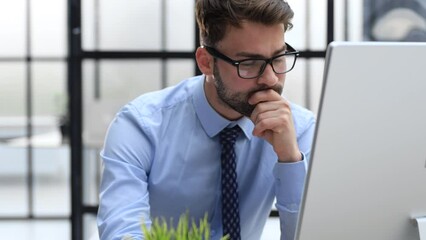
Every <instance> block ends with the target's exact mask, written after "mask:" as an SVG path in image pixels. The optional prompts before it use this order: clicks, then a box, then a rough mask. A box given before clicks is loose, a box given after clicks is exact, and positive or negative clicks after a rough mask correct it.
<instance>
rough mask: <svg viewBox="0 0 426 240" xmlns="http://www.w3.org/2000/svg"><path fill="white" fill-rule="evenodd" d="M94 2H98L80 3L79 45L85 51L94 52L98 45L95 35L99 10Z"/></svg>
mask: <svg viewBox="0 0 426 240" xmlns="http://www.w3.org/2000/svg"><path fill="white" fill-rule="evenodd" d="M95 1H97V2H99V0H82V1H81V31H82V34H81V41H82V42H81V45H82V48H83V49H84V50H86V51H92V50H95V49H96V48H95V47H96V46H98V45H99V43H97V42H96V41H97V38H95V37H99V36H95V35H98V34H99V33H96V31H97V30H96V29H97V28H96V24H97V23H98V22H97V21H98V19H99V16H98V15H97V13H98V12H99V8H97V7H96V6H95Z"/></svg>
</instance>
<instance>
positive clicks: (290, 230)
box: [273, 116, 316, 240]
mask: <svg viewBox="0 0 426 240" xmlns="http://www.w3.org/2000/svg"><path fill="white" fill-rule="evenodd" d="M315 122H316V121H315V118H314V117H313V116H311V117H310V118H308V119H307V121H306V124H304V126H305V127H303V131H301V129H296V130H299V132H300V133H301V134H300V135H298V139H297V142H298V145H299V149H300V151H301V153H302V155H303V160H302V161H299V162H295V163H280V162H277V163H276V165H275V166H274V170H273V171H274V177H275V194H276V198H277V202H276V208H277V209H278V212H279V215H280V227H281V240H293V239H294V237H295V233H296V226H297V221H298V217H299V210H300V205H301V201H302V194H303V190H304V184H305V179H306V174H307V170H308V163H309V159H310V155H311V146H312V139H313V135H314V132H315ZM298 127H299V128H300V127H301V126H298Z"/></svg>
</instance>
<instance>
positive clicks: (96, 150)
mask: <svg viewBox="0 0 426 240" xmlns="http://www.w3.org/2000/svg"><path fill="white" fill-rule="evenodd" d="M100 150H101V148H100V147H94V146H88V145H86V147H85V148H84V151H83V202H84V204H85V205H88V206H96V205H98V204H99V196H98V194H99V185H100V172H101V159H100V156H99V154H100Z"/></svg>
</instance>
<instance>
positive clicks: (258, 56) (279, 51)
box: [236, 45, 287, 59]
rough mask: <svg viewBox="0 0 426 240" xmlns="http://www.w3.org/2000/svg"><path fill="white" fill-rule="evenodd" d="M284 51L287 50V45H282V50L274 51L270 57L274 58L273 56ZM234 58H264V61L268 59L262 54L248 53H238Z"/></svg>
mask: <svg viewBox="0 0 426 240" xmlns="http://www.w3.org/2000/svg"><path fill="white" fill-rule="evenodd" d="M285 50H287V45H284V46H283V47H282V48H280V49H278V50H276V51H275V52H274V53H273V55H272V57H273V56H275V55H278V54H279V53H281V52H284V51H285ZM236 56H238V57H248V58H266V59H267V58H269V57H266V56H264V55H262V54H257V53H250V52H239V53H237V54H236Z"/></svg>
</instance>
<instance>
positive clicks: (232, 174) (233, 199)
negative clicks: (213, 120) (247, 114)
mask: <svg viewBox="0 0 426 240" xmlns="http://www.w3.org/2000/svg"><path fill="white" fill-rule="evenodd" d="M240 132H241V129H240V127H238V126H235V127H233V128H225V129H223V130H222V132H220V142H221V144H222V154H221V162H222V225H223V235H224V236H225V235H227V234H229V237H230V240H240V239H241V237H240V211H239V198H238V183H237V172H236V162H235V150H234V145H235V141H236V139H237V137H238V134H239V133H240Z"/></svg>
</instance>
